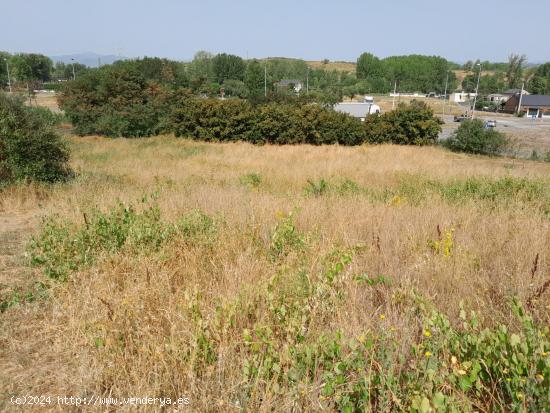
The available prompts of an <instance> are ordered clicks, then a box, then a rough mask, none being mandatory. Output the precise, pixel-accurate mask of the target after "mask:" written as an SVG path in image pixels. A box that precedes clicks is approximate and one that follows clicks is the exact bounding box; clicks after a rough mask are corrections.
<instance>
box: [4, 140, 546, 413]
mask: <svg viewBox="0 0 550 413" xmlns="http://www.w3.org/2000/svg"><path fill="white" fill-rule="evenodd" d="M71 146H72V148H73V159H72V166H73V168H74V170H75V172H76V173H77V176H76V178H75V179H74V180H73V181H70V182H68V183H65V184H58V185H55V186H53V187H44V186H39V185H20V186H16V187H11V188H7V189H4V190H2V192H0V264H1V265H3V269H2V270H0V284H1V286H0V288H1V289H0V292H1V299H2V311H3V312H2V314H1V315H0V317H1V320H2V328H1V329H0V349H1V350H0V371H1V372H2V374H0V393H1V394H2V398H1V399H0V400H1V401H0V403H2V404H0V409H3V410H5V411H26V409H27V408H28V407H25V408H23V407H21V408H20V410H17V408H16V407H17V406H14V405H12V404H10V403H9V401H8V400H9V397H11V396H13V395H25V394H32V395H52V396H56V397H57V396H58V395H67V396H71V395H72V396H78V397H82V398H84V397H87V398H88V399H89V398H90V397H95V396H98V397H114V398H121V397H144V396H149V397H170V398H172V399H175V398H177V397H187V398H189V401H190V404H189V405H188V406H185V407H184V408H181V407H180V408H179V409H173V410H166V411H180V412H181V411H194V412H209V411H212V412H214V411H216V412H232V411H235V412H237V411H249V412H270V411H277V412H289V411H350V412H351V411H387V412H390V411H423V412H424V411H426V412H427V411H453V410H451V408H450V407H448V410H445V409H447V407H445V406H452V407H453V408H454V409H455V410H454V411H509V410H510V411H511V410H514V409H515V411H521V409H525V410H524V411H528V409H530V411H536V410H537V409H538V408H541V406H543V407H544V406H548V404H544V403H548V394H547V389H548V384H549V380H550V378H549V377H545V376H544V375H545V374H546V373H547V372H548V371H550V358H549V357H548V356H547V353H548V352H549V351H550V348H548V340H547V339H546V338H545V337H546V336H545V334H547V333H548V328H547V326H548V325H549V323H550V306H549V305H550V290H548V282H549V280H550V255H549V251H550V218H549V217H550V165H549V164H547V163H542V162H527V161H520V160H513V159H490V158H484V157H471V156H466V155H457V154H453V153H450V152H447V151H444V150H442V149H440V148H433V147H424V148H420V147H397V146H391V145H384V146H361V147H354V148H347V147H339V146H326V147H312V146H284V147H274V146H264V147H255V146H252V145H249V144H244V143H235V144H206V143H197V142H192V141H188V140H183V139H179V140H178V139H175V138H172V137H166V136H161V137H155V138H150V139H135V140H130V139H127V140H124V139H115V140H112V139H105V138H100V137H87V138H71ZM32 237H34V241H31V238H32ZM545 286H546V287H545ZM515 301H517V302H520V303H522V306H523V310H517V309H516V311H520V313H521V311H524V312H525V313H526V315H524V316H516V315H514V310H513V309H514V304H513V303H514V302H515ZM530 318H532V319H533V320H534V323H535V327H525V326H526V325H527V324H525V323H528V320H529V319H530ZM445 320H448V321H445ZM522 320H523V321H522ZM499 326H500V327H499ZM502 326H506V330H502V329H503V328H504V327H502ZM545 326H546V327H545ZM485 328H486V329H487V330H486V331H487V333H482V332H481V330H482V329H485ZM545 328H546V330H545ZM503 331H504V332H503ZM484 334H486V335H484ZM491 334H493V335H491ZM502 337H504V338H502ZM453 340H454V341H453ZM476 340H478V341H476ZM499 340H500V341H499ZM518 340H519V341H518ZM519 342H521V343H522V344H521V345H519V344H518V343H519ZM457 343H458V344H457ZM473 343H479V344H475V345H474V344H473ZM499 343H500V344H499ZM510 343H511V344H510ZM499 346H503V347H499ZM524 346H525V348H524ZM545 346H546V347H545ZM524 350H525V351H524ZM512 359H514V360H515V361H514V362H513V361H509V362H510V363H511V364H510V365H509V366H508V365H507V364H506V363H507V360H512ZM480 360H481V361H480ZM518 360H519V361H518ZM480 362H481V363H482V364H483V363H485V364H483V369H485V367H486V366H487V371H490V372H491V374H497V373H498V374H500V375H501V376H491V377H488V376H486V375H485V376H483V375H482V373H479V371H480V370H481V367H480V364H479V363H480ZM491 363H493V364H491ZM499 363H500V364H499ZM514 363H516V364H514ZM522 363H523V364H522ZM545 363H546V364H545ZM533 365H535V368H534V369H533V368H532V366H533ZM525 366H529V368H527V367H525ZM545 366H546V367H545ZM537 369H538V370H537ZM483 371H485V370H483ZM478 374H479V376H478ZM508 379H509V380H510V381H508ZM468 380H470V382H469V381H468ZM472 386H473V387H472ZM541 389H542V390H541ZM544 389H546V390H544ZM545 391H546V395H545V394H544V392H545ZM537 392H538V393H537ZM441 406H443V407H441ZM429 409H432V410H429ZM115 410H116V411H160V407H159V405H156V406H148V407H145V406H141V407H139V409H138V410H136V407H135V406H134V407H132V406H130V405H124V406H117V407H116V409H115V408H114V407H112V406H111V407H108V406H105V405H104V406H101V407H100V406H95V407H93V406H80V407H76V406H72V407H71V406H63V407H59V406H57V405H55V406H53V405H52V406H49V407H42V408H36V411H115ZM539 411H541V410H539Z"/></svg>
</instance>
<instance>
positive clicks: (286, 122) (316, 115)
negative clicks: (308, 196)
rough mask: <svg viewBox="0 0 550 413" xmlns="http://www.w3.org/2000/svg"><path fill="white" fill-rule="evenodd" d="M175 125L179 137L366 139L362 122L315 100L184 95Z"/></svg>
mask: <svg viewBox="0 0 550 413" xmlns="http://www.w3.org/2000/svg"><path fill="white" fill-rule="evenodd" d="M170 129H171V130H172V131H173V132H174V133H175V134H176V136H187V137H192V138H194V139H198V140H204V141H220V142H223V141H247V142H251V143H257V144H263V143H272V144H299V143H307V144H313V145H321V144H334V143H339V144H342V145H358V144H361V143H363V142H364V140H365V131H364V128H363V125H362V124H361V122H359V121H358V120H356V119H354V118H352V117H350V116H347V115H345V114H342V113H337V112H335V111H333V110H330V109H326V108H324V107H322V106H319V105H316V104H310V105H303V106H296V105H290V104H278V103H270V104H266V105H258V106H253V105H251V104H250V103H248V102H246V101H243V100H225V101H222V100H216V99H184V100H183V102H181V103H180V104H177V105H176V107H175V108H174V109H173V111H172V115H171V119H170Z"/></svg>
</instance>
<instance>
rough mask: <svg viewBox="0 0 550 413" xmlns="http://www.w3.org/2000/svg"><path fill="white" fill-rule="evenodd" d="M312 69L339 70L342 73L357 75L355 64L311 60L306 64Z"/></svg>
mask: <svg viewBox="0 0 550 413" xmlns="http://www.w3.org/2000/svg"><path fill="white" fill-rule="evenodd" d="M306 63H307V64H308V66H309V67H311V68H312V69H324V70H338V71H340V72H348V73H355V66H356V64H355V63H354V62H328V63H325V62H323V61H322V60H310V61H308V62H306Z"/></svg>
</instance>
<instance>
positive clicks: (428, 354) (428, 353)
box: [424, 351, 432, 358]
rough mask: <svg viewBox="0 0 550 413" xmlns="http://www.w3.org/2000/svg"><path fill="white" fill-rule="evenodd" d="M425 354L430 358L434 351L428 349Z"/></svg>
mask: <svg viewBox="0 0 550 413" xmlns="http://www.w3.org/2000/svg"><path fill="white" fill-rule="evenodd" d="M424 355H425V356H426V358H429V357H431V355H432V353H430V352H429V351H426V352H425V353H424Z"/></svg>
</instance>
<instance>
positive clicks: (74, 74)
mask: <svg viewBox="0 0 550 413" xmlns="http://www.w3.org/2000/svg"><path fill="white" fill-rule="evenodd" d="M71 60H72V61H73V64H72V66H73V80H76V73H75V72H74V62H75V60H74V59H73V58H72V57H71Z"/></svg>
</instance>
